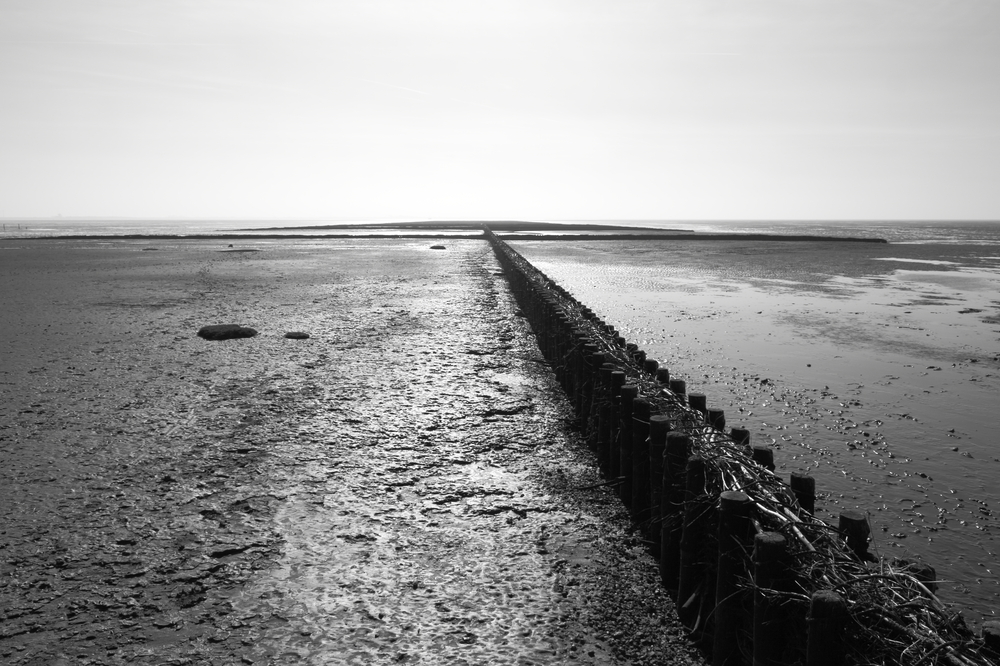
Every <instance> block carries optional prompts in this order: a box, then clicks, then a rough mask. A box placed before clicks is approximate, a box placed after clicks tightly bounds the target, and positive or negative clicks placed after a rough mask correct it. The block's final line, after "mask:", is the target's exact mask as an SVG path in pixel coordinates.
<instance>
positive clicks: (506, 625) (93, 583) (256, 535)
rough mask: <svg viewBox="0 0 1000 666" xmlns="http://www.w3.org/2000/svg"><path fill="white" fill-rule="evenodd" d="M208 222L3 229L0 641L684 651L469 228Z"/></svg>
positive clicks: (548, 654)
mask: <svg viewBox="0 0 1000 666" xmlns="http://www.w3.org/2000/svg"><path fill="white" fill-rule="evenodd" d="M229 242H233V241H220V240H214V241H213V240H198V241H191V240H189V241H183V240H165V239H162V240H158V241H156V242H155V243H154V242H149V241H100V242H98V241H59V240H44V241H28V240H16V241H3V242H2V243H0V309H2V312H3V313H4V314H3V317H2V318H0V339H2V340H3V345H2V347H0V506H2V507H3V517H2V518H0V608H2V609H3V610H2V612H3V614H2V615H0V660H2V661H3V662H4V663H9V664H17V665H27V664H126V663H128V664H168V663H170V664H182V663H191V664H290V663H304V664H343V663H358V664H383V663H384V664H388V663H393V664H398V663H422V664H440V663H449V664H461V663H468V664H486V663H489V664H532V663H534V664H559V663H573V664H640V663H641V664H692V663H699V660H698V658H697V657H696V656H694V655H693V653H692V652H691V650H690V646H689V645H688V643H687V641H686V639H685V638H684V635H683V631H682V630H681V629H680V627H679V626H678V625H677V623H676V621H675V620H674V619H673V611H672V606H671V604H670V602H669V600H668V599H667V598H666V595H665V594H664V593H663V591H662V590H661V589H660V586H659V584H658V581H657V579H656V568H655V563H654V562H653V560H652V559H651V558H650V557H649V556H648V555H647V554H646V553H645V551H644V549H643V547H642V545H641V542H640V539H639V535H637V534H635V533H634V532H632V531H631V528H630V527H629V524H628V521H627V518H626V516H625V514H624V513H623V512H622V510H621V507H620V505H619V504H618V502H617V500H615V499H614V497H613V496H612V494H611V493H610V492H609V491H608V490H607V489H606V488H604V487H602V486H599V485H597V486H596V487H595V485H596V484H599V482H600V479H599V478H598V477H597V475H596V472H595V469H594V462H593V460H592V458H591V457H590V456H589V454H588V453H587V452H586V451H585V450H584V447H582V446H581V444H580V443H579V442H578V441H577V440H576V438H575V436H574V434H573V433H572V432H571V431H569V430H568V429H567V428H566V427H565V422H566V420H567V419H568V418H569V417H570V413H569V411H568V408H567V406H566V405H565V404H564V403H563V401H562V400H561V399H559V398H558V393H557V388H556V386H555V384H554V382H553V380H552V378H551V376H550V374H549V372H548V369H547V368H546V367H545V366H544V365H543V364H542V363H541V362H540V357H539V356H538V354H537V350H536V349H535V347H534V344H533V340H532V339H531V337H530V332H529V331H528V330H527V327H526V326H525V324H524V323H523V320H522V319H521V318H519V317H518V316H516V312H515V306H514V305H513V303H512V301H511V299H510V296H509V294H508V293H507V291H506V288H505V284H504V282H503V278H502V276H499V275H496V272H497V266H496V263H495V260H494V258H493V256H492V252H491V251H490V250H489V248H488V247H487V245H486V243H485V242H482V241H448V242H447V246H448V249H447V250H445V251H434V250H429V249H428V247H429V243H427V242H422V241H400V240H397V241H391V240H385V241H382V240H379V241H371V240H362V241H350V240H339V241H322V240H317V241H305V240H294V241H280V240H273V241H271V240H269V241H236V242H234V245H236V247H233V248H228V247H226V245H227V244H228V243H229ZM229 250H233V251H229ZM254 250H255V251H254ZM216 323H237V324H243V325H247V326H251V327H253V328H255V329H257V330H258V331H259V332H260V335H259V336H257V337H255V338H251V339H245V340H232V341H222V342H208V341H205V340H201V339H200V338H198V337H196V335H195V333H196V332H197V330H198V328H199V327H201V326H203V325H207V324H216ZM286 331H306V332H309V333H310V334H311V336H312V337H310V338H309V339H307V340H290V339H286V338H284V337H283V334H284V333H285V332H286Z"/></svg>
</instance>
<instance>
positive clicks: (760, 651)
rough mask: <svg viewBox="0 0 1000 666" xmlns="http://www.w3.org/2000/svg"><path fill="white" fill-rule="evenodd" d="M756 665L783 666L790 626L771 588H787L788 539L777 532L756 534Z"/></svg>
mask: <svg viewBox="0 0 1000 666" xmlns="http://www.w3.org/2000/svg"><path fill="white" fill-rule="evenodd" d="M753 561H754V603H753V666H780V664H781V663H782V658H781V657H782V653H783V652H784V648H785V638H786V631H787V627H786V626H785V617H784V616H785V613H784V612H782V604H781V602H780V601H778V600H776V599H773V598H771V597H770V596H769V592H770V591H771V590H774V591H785V588H786V586H787V578H788V542H787V540H786V539H785V537H783V536H782V535H781V534H778V533H777V532H763V533H761V534H757V535H756V536H754V547H753Z"/></svg>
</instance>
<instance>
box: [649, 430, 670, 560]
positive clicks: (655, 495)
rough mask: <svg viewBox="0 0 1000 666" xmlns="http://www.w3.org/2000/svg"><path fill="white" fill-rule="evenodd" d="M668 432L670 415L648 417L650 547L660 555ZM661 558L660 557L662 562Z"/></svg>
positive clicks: (658, 556)
mask: <svg viewBox="0 0 1000 666" xmlns="http://www.w3.org/2000/svg"><path fill="white" fill-rule="evenodd" d="M668 432H670V417H668V416H666V415H664V414H654V415H652V416H650V417H649V512H650V517H651V520H652V522H653V525H652V527H653V530H652V531H653V538H652V548H651V550H652V551H653V556H654V557H656V558H660V557H661V550H660V531H661V529H662V527H663V524H664V523H663V521H664V517H665V515H666V514H665V513H664V511H665V510H666V509H667V506H666V505H667V501H668V499H667V494H668V492H669V488H668V487H667V485H666V477H665V473H666V472H665V465H664V462H665V461H664V459H663V456H664V455H665V451H666V448H667V433H668ZM662 562H663V560H662V559H660V563H661V564H662Z"/></svg>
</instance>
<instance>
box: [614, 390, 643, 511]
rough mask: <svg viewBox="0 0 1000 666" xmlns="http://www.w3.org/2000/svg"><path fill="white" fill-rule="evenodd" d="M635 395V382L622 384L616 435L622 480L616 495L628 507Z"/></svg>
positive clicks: (630, 496)
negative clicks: (618, 423)
mask: <svg viewBox="0 0 1000 666" xmlns="http://www.w3.org/2000/svg"><path fill="white" fill-rule="evenodd" d="M637 395H639V387H638V386H636V385H635V384H625V385H624V386H622V394H621V400H620V405H621V429H620V430H619V437H618V443H619V446H620V450H619V453H620V454H621V456H620V457H619V459H618V470H619V476H620V477H622V482H621V484H620V485H619V486H618V497H620V498H621V500H622V502H623V503H624V504H625V506H626V507H628V508H631V505H632V406H633V403H634V401H635V398H636V396H637Z"/></svg>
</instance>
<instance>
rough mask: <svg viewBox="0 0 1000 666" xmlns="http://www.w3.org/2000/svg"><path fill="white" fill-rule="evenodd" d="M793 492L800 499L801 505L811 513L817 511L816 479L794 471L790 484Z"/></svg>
mask: <svg viewBox="0 0 1000 666" xmlns="http://www.w3.org/2000/svg"><path fill="white" fill-rule="evenodd" d="M789 485H791V487H792V494H793V495H795V499H796V500H798V502H799V506H801V507H802V508H803V509H805V510H806V511H808V512H809V513H815V512H816V479H814V478H812V477H811V476H809V475H807V474H802V473H800V472H792V478H791V481H790V484H789Z"/></svg>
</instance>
